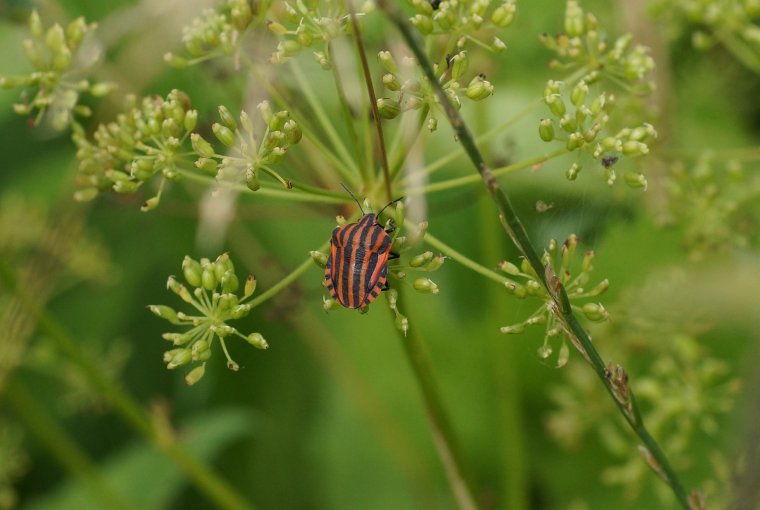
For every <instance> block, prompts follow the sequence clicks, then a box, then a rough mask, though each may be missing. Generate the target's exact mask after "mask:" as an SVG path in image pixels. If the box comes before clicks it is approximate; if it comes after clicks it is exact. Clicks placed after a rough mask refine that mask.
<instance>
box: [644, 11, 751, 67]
mask: <svg viewBox="0 0 760 510" xmlns="http://www.w3.org/2000/svg"><path fill="white" fill-rule="evenodd" d="M650 8H651V9H650V10H651V12H652V13H653V15H654V17H656V18H657V21H658V22H659V23H661V24H665V25H666V28H665V29H664V30H663V31H664V33H667V34H671V37H673V38H677V37H679V36H681V35H682V34H683V33H684V32H686V33H689V32H691V42H692V44H693V46H694V47H695V48H697V49H698V50H703V51H705V50H709V49H710V48H712V47H714V46H715V45H723V46H724V48H725V49H726V50H727V51H728V52H729V53H732V54H733V55H734V57H735V58H736V60H737V61H739V62H740V63H743V64H744V65H746V66H747V67H749V68H751V69H753V70H756V69H757V67H756V62H757V59H758V58H760V1H758V0H722V1H721V2H707V1H701V2H697V1H689V2H684V1H675V0H654V1H652V2H651V5H650Z"/></svg>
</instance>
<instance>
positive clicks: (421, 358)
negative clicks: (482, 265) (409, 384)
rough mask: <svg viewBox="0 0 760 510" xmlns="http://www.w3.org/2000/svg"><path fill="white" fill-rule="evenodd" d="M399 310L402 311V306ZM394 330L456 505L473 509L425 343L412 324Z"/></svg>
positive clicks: (468, 487)
mask: <svg viewBox="0 0 760 510" xmlns="http://www.w3.org/2000/svg"><path fill="white" fill-rule="evenodd" d="M398 296H399V297H398V302H397V306H398V307H399V308H400V305H399V304H398V303H402V302H404V298H403V289H401V288H399V289H398ZM399 312H401V313H403V311H402V310H399ZM404 315H406V314H404ZM397 331H398V334H399V337H400V339H401V343H402V344H403V346H404V352H405V353H406V357H407V359H408V360H409V364H410V365H411V366H412V371H413V372H414V377H415V380H416V381H417V385H418V386H419V389H420V393H421V394H422V401H423V403H424V405H425V411H426V414H427V416H428V421H429V423H430V430H431V432H432V434H433V443H434V444H435V448H436V450H437V451H438V457H439V458H440V459H441V463H442V464H443V468H444V470H445V472H446V477H447V478H448V480H449V485H450V486H451V491H452V492H453V493H454V498H455V499H456V502H457V505H458V506H459V508H460V510H476V509H477V508H478V505H477V503H476V502H475V498H474V497H473V490H472V488H471V487H470V483H469V481H468V480H467V478H466V476H465V474H464V471H463V469H462V466H463V462H462V459H461V456H460V454H459V450H458V447H457V442H456V436H455V434H454V429H453V427H452V426H451V421H450V420H449V418H448V414H447V412H446V410H445V408H444V405H443V400H442V399H441V394H440V391H439V389H438V385H437V384H436V381H435V377H434V376H433V367H432V363H431V362H430V356H429V355H428V352H427V350H426V349H425V344H423V343H422V340H421V339H420V337H419V335H418V334H417V332H416V331H417V330H416V329H415V328H410V329H409V331H408V332H407V334H406V336H404V334H403V333H402V332H401V331H400V330H398V329H397Z"/></svg>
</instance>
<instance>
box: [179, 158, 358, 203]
mask: <svg viewBox="0 0 760 510" xmlns="http://www.w3.org/2000/svg"><path fill="white" fill-rule="evenodd" d="M177 172H178V173H179V174H181V175H182V177H184V178H185V179H187V180H188V181H194V182H201V183H203V184H206V185H208V184H217V182H216V178H215V177H214V176H213V175H207V174H201V173H198V172H195V171H193V170H187V169H185V168H179V167H178V168H177ZM226 186H229V187H230V188H232V189H234V190H236V191H239V192H241V193H252V194H255V195H260V196H264V197H270V198H282V199H286V200H292V201H294V202H304V203H314V204H344V203H346V202H347V199H346V197H341V196H339V194H337V193H335V194H333V193H332V192H330V191H327V190H320V189H319V188H316V187H314V186H310V185H307V184H301V183H294V184H293V188H294V189H295V190H297V189H301V190H303V192H299V191H293V190H286V189H280V188H267V187H264V186H262V187H261V188H259V189H258V190H256V191H252V190H251V189H250V188H248V186H246V185H245V184H226ZM317 191H319V193H318V192H317Z"/></svg>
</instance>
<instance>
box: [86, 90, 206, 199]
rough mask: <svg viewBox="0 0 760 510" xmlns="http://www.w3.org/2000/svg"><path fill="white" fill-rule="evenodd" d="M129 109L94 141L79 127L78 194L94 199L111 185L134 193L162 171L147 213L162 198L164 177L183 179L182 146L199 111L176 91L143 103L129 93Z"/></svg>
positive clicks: (100, 129)
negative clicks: (180, 172)
mask: <svg viewBox="0 0 760 510" xmlns="http://www.w3.org/2000/svg"><path fill="white" fill-rule="evenodd" d="M125 110H126V111H125V112H123V113H120V114H119V115H118V116H117V117H116V120H115V121H113V122H110V123H108V124H101V125H100V126H98V128H97V130H96V131H95V133H94V134H93V141H90V140H89V139H88V138H87V136H86V135H85V133H84V130H83V129H82V128H81V127H79V126H76V125H75V127H74V134H73V136H72V139H73V140H74V143H75V144H76V145H77V148H78V150H77V159H78V160H79V175H78V177H77V182H78V184H79V186H80V189H79V191H77V192H76V194H75V198H76V199H77V200H80V201H85V200H91V199H92V198H94V197H95V196H96V195H97V194H98V192H99V191H102V190H105V189H109V188H110V189H112V190H113V191H115V192H117V193H123V194H130V193H134V192H135V191H137V190H138V189H139V188H140V187H141V186H142V184H143V183H145V182H146V181H148V180H150V179H151V178H152V177H153V176H154V175H156V174H160V175H161V176H162V180H161V185H160V186H159V190H158V193H157V194H156V195H155V196H154V197H152V198H149V199H148V200H147V201H145V203H144V204H143V206H142V210H143V211H149V210H151V209H153V208H155V207H156V206H157V205H158V203H159V201H160V198H161V191H162V190H163V183H164V180H177V179H179V178H180V174H179V173H178V171H177V164H178V163H179V161H180V160H181V156H180V153H181V150H180V149H181V147H182V144H183V143H184V141H185V140H186V139H187V138H188V136H189V134H190V133H191V132H192V131H193V129H195V126H196V124H197V122H198V112H197V111H196V110H192V109H191V108H190V99H189V98H188V97H187V95H186V94H185V93H183V92H181V91H179V90H176V89H175V90H172V91H171V92H170V93H169V94H168V95H167V97H166V99H163V98H161V97H159V96H151V97H146V98H144V99H143V100H142V101H140V102H139V103H138V101H137V99H136V98H135V97H134V96H129V97H128V98H127V106H126V109H125Z"/></svg>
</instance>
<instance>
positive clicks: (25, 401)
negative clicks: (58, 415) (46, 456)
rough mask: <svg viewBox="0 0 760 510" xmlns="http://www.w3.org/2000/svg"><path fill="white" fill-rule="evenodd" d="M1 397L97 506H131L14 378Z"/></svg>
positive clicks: (124, 509) (126, 509) (120, 509)
mask: <svg viewBox="0 0 760 510" xmlns="http://www.w3.org/2000/svg"><path fill="white" fill-rule="evenodd" d="M3 397H4V398H5V400H6V401H7V402H8V403H9V404H10V406H11V408H13V410H14V411H15V413H16V414H17V415H18V416H19V417H20V418H21V420H22V421H23V422H24V425H25V428H26V430H28V431H30V432H31V433H32V434H34V435H35V436H36V437H37V439H38V440H39V441H40V442H41V443H42V444H44V445H45V447H46V448H47V450H48V451H49V452H50V453H51V454H52V455H53V457H55V459H56V460H57V461H58V462H59V463H60V464H61V466H63V467H64V468H65V469H66V470H67V471H69V473H71V474H72V475H73V476H74V477H75V478H78V479H79V480H81V481H82V483H83V485H84V486H85V488H87V489H88V490H89V491H90V493H91V494H92V496H93V498H94V499H95V500H96V501H97V502H98V504H97V507H98V508H104V509H114V510H129V509H134V508H135V507H134V506H132V505H131V504H129V503H128V502H126V501H124V499H123V498H122V497H121V496H120V495H119V494H118V493H116V492H115V491H114V490H113V489H112V488H111V487H110V486H109V485H108V483H107V482H106V481H105V480H104V479H103V477H102V476H100V473H99V472H98V469H97V467H96V466H95V464H94V463H93V462H92V461H91V460H90V459H89V458H88V457H87V455H86V454H85V453H84V452H83V451H82V450H81V449H80V448H79V446H78V445H77V444H76V443H75V442H74V441H73V440H72V439H71V437H69V435H68V434H67V433H66V431H65V430H64V429H63V428H61V427H60V426H59V425H58V424H57V423H56V422H55V421H54V420H53V419H52V418H50V416H49V415H48V414H47V413H46V412H45V409H44V408H43V407H42V406H41V405H40V404H38V403H37V398H36V397H35V396H34V395H32V394H31V393H30V392H29V390H27V389H26V387H25V386H24V385H23V384H22V383H21V382H20V381H19V380H18V379H17V378H11V379H10V380H9V381H8V385H7V387H6V388H5V392H4V395H3Z"/></svg>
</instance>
